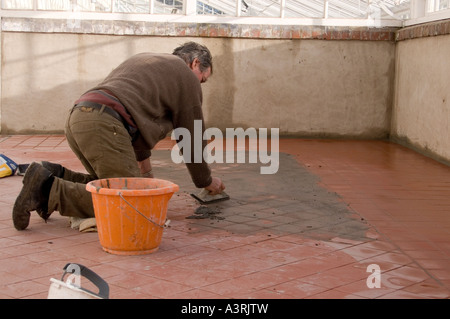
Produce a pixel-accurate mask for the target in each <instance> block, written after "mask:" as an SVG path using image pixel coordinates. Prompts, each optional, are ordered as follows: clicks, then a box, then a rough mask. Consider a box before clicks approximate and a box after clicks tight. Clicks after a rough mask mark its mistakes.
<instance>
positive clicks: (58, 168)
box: [24, 161, 64, 178]
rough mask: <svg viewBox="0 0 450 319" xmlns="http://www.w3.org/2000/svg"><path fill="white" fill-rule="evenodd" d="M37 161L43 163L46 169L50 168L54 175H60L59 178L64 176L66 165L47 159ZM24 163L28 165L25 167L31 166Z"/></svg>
mask: <svg viewBox="0 0 450 319" xmlns="http://www.w3.org/2000/svg"><path fill="white" fill-rule="evenodd" d="M37 163H39V164H41V165H42V166H44V167H45V168H46V169H48V170H49V171H50V172H51V173H52V174H53V176H55V177H59V178H63V177H64V167H63V166H62V165H60V164H56V163H51V162H47V161H42V162H37ZM24 165H26V166H25V167H27V168H28V167H29V166H30V164H24Z"/></svg>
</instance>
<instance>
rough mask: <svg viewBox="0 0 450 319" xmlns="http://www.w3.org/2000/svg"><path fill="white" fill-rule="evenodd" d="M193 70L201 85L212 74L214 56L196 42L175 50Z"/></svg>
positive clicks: (187, 43) (175, 53)
mask: <svg viewBox="0 0 450 319" xmlns="http://www.w3.org/2000/svg"><path fill="white" fill-rule="evenodd" d="M173 54H174V55H176V56H178V57H180V58H181V59H183V60H184V62H186V64H187V65H188V66H189V67H190V68H191V70H192V71H193V72H194V74H195V75H196V76H197V78H198V79H199V81H200V83H204V82H206V80H208V78H209V76H210V75H211V74H212V70H213V68H212V56H211V52H209V50H208V48H207V47H206V46H204V45H201V44H198V43H196V42H186V43H185V44H183V45H181V46H179V47H178V48H176V49H175V50H173Z"/></svg>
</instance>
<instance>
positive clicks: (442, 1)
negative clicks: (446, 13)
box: [438, 0, 450, 10]
mask: <svg viewBox="0 0 450 319" xmlns="http://www.w3.org/2000/svg"><path fill="white" fill-rule="evenodd" d="M449 2H450V1H449V0H439V7H438V8H439V10H445V9H448V7H449Z"/></svg>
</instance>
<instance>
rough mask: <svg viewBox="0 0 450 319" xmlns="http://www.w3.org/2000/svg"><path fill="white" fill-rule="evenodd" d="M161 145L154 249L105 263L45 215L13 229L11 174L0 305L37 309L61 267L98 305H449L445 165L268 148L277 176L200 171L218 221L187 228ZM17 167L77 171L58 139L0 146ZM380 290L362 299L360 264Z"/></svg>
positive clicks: (181, 174)
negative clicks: (29, 304) (211, 191)
mask: <svg viewBox="0 0 450 319" xmlns="http://www.w3.org/2000/svg"><path fill="white" fill-rule="evenodd" d="M173 145H174V141H171V140H170V139H165V140H163V141H161V142H160V143H158V145H157V147H156V149H155V151H154V152H153V153H154V154H153V161H154V167H155V169H156V170H157V171H158V174H159V176H160V177H161V178H163V179H169V180H173V181H176V182H177V183H178V184H179V185H180V187H181V191H180V192H179V193H177V194H176V195H175V196H174V197H173V199H172V200H171V202H170V205H169V210H168V218H169V219H170V221H171V222H170V224H169V227H168V228H167V229H166V230H165V232H164V235H163V240H162V243H161V245H160V247H159V250H158V251H157V252H156V253H154V254H149V255H143V256H116V255H111V254H108V253H106V252H105V251H103V250H102V248H101V245H100V243H99V240H98V235H97V234H96V233H79V232H78V231H77V230H73V229H71V228H70V227H69V225H68V220H67V218H64V217H61V216H59V215H58V214H57V213H54V215H52V217H51V218H50V219H49V221H48V223H44V222H43V221H42V220H41V219H40V218H39V216H37V214H36V213H34V212H33V213H32V217H31V222H30V227H29V228H28V229H27V230H26V231H23V232H19V231H16V230H15V229H14V228H13V226H12V222H11V210H12V207H13V204H14V201H15V198H16V196H17V194H18V193H19V192H20V189H21V187H22V185H21V181H22V177H20V176H11V177H7V178H2V179H0V192H2V198H1V199H0V247H1V251H0V288H1V289H0V290H1V293H0V298H26V299H40V298H46V296H47V293H48V288H49V278H50V277H53V278H58V277H59V276H60V275H61V274H62V267H64V265H65V264H66V263H67V262H78V263H80V264H83V265H85V266H87V267H89V268H90V269H93V270H94V271H95V272H96V273H98V274H99V275H101V276H102V278H104V279H105V280H107V282H108V283H109V285H110V292H111V298H124V299H129V298H136V299H146V298H178V299H198V298H208V299H209V298H212V299H220V298H257V299H266V298H270V299H275V298H280V299H300V298H314V299H336V298H337V299H358V298H363V299H364V298H370V299H376V298H380V299H383V298H407V299H414V298H420V299H424V298H432V299H447V298H449V296H450V268H449V262H450V217H449V215H448V212H449V211H450V196H449V195H450V187H449V186H450V182H448V181H449V180H450V168H449V167H448V166H445V165H443V164H440V163H438V162H436V161H434V160H432V159H430V158H427V157H425V156H422V155H420V154H418V153H415V152H414V151H412V150H409V149H407V148H405V147H402V146H399V145H397V144H394V143H390V142H386V141H345V140H339V141H334V140H314V139H281V140H280V169H279V172H278V173H277V174H276V175H275V176H262V175H261V174H259V165H256V166H255V165H253V166H252V165H250V164H248V163H247V164H239V163H235V164H223V165H218V164H214V165H212V168H213V171H214V172H216V173H217V174H218V175H219V176H221V177H222V178H223V180H224V182H225V184H226V185H227V192H228V194H229V195H230V196H231V199H230V200H229V201H226V202H222V203H220V204H217V206H215V207H218V208H219V209H220V210H221V216H223V217H224V219H223V220H213V219H201V220H195V219H188V218H186V217H189V216H190V215H192V214H194V211H195V209H196V208H197V207H198V206H199V204H198V203H197V202H196V201H195V200H194V199H193V198H192V197H191V196H190V195H189V194H190V193H191V192H195V191H196V189H195V188H194V187H193V185H192V183H191V182H190V179H189V174H188V173H187V171H186V169H185V167H184V166H182V165H175V164H173V163H171V161H170V159H169V158H170V157H169V156H170V155H169V154H170V150H171V149H172V147H173ZM0 148H1V150H2V154H3V153H4V154H5V155H7V156H9V157H10V158H12V159H13V160H15V161H17V163H19V164H20V163H29V162H30V161H39V160H50V161H53V162H59V163H61V164H63V165H65V166H66V167H69V168H71V169H74V170H79V171H84V168H83V167H82V165H81V164H80V162H79V161H78V159H77V158H76V157H75V156H74V155H73V153H72V152H71V150H70V148H69V146H68V144H67V141H66V140H65V138H64V136H62V135H35V136H28V135H17V136H2V135H0ZM370 264H376V265H378V266H379V267H380V271H381V273H380V276H381V288H372V289H370V288H368V287H367V284H366V279H367V278H368V276H369V275H370V274H369V273H368V272H367V266H368V265H370Z"/></svg>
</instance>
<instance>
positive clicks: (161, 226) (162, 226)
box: [119, 192, 167, 228]
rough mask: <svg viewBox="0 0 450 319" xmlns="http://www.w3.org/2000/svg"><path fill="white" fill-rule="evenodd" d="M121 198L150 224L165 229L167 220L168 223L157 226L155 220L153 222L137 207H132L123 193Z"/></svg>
mask: <svg viewBox="0 0 450 319" xmlns="http://www.w3.org/2000/svg"><path fill="white" fill-rule="evenodd" d="M119 196H120V198H122V199H123V201H124V202H125V203H127V204H128V206H130V207H131V208H133V209H134V210H135V211H136V212H137V213H138V214H139V215H141V216H142V217H144V218H145V219H146V220H148V221H149V222H150V223H152V224H153V225H155V226H157V227H160V228H164V225H166V223H167V219H166V222H165V223H164V224H163V225H160V224H157V223H155V222H154V221H153V220H151V219H150V218H148V217H147V216H145V215H144V214H142V213H141V212H140V211H139V210H138V209H137V208H136V207H134V206H133V205H131V204H130V203H129V202H128V201H127V200H126V199H125V198H124V197H123V196H122V193H121V192H119Z"/></svg>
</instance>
